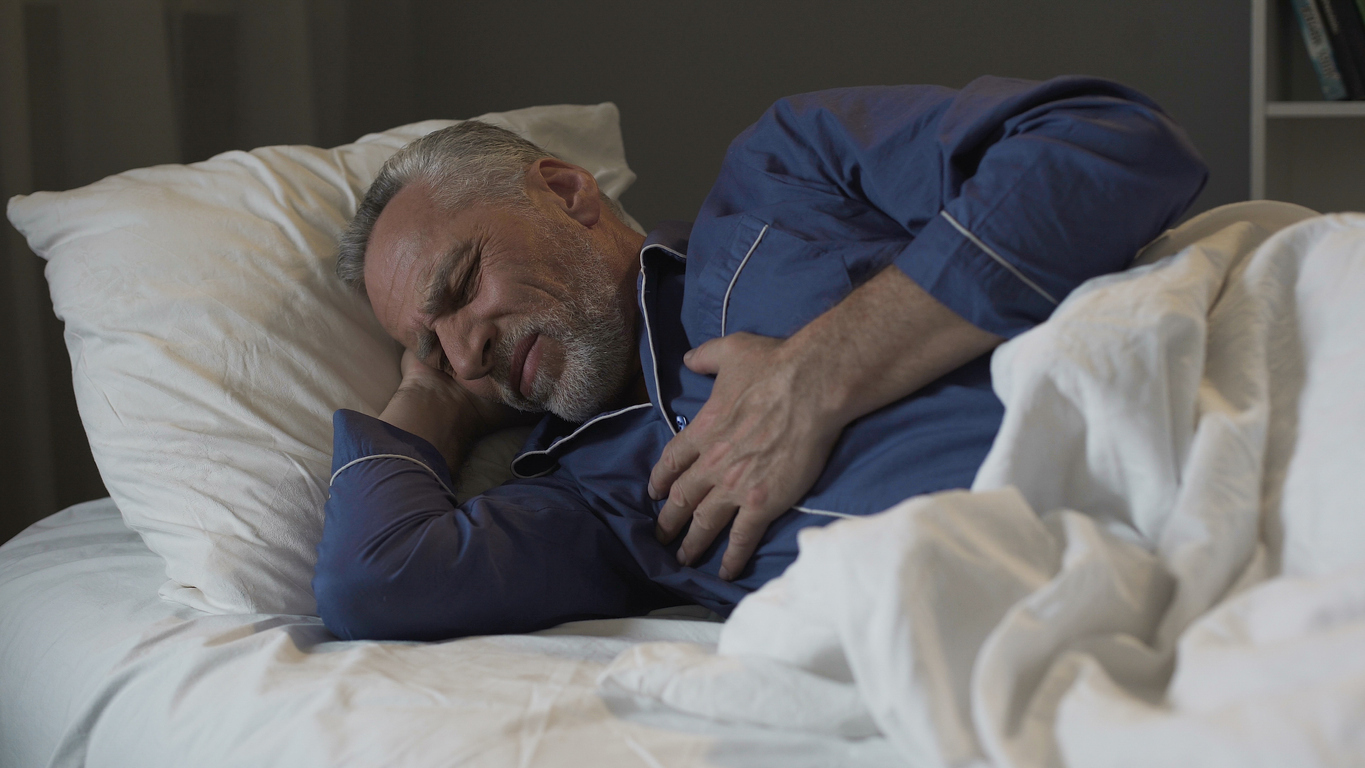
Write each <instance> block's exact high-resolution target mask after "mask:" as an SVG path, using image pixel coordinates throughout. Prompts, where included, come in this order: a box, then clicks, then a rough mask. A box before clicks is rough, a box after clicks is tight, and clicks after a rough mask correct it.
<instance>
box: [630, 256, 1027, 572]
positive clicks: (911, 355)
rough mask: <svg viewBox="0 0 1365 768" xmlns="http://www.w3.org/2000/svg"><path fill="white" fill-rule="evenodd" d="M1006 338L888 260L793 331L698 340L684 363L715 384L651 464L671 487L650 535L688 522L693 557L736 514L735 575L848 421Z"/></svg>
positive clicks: (656, 480)
mask: <svg viewBox="0 0 1365 768" xmlns="http://www.w3.org/2000/svg"><path fill="white" fill-rule="evenodd" d="M1001 341H1002V339H1001V338H1000V337H999V336H996V335H995V334H992V333H988V332H986V331H983V330H981V329H979V328H977V327H976V326H974V325H972V324H971V323H968V322H967V321H966V320H964V319H962V318H961V317H959V316H958V315H957V314H955V313H954V312H953V311H952V310H950V309H948V308H947V307H945V306H944V305H943V304H941V303H939V302H938V300H937V299H935V298H934V297H933V296H931V295H929V294H928V293H927V292H925V291H924V289H922V288H920V287H919V286H918V285H916V284H915V282H914V281H913V280H911V279H910V278H908V277H906V276H905V273H903V272H901V271H900V270H899V269H897V268H896V267H888V268H886V269H884V270H882V272H881V273H879V274H878V275H877V276H876V277H874V278H872V279H871V280H869V281H868V282H867V283H866V284H865V285H863V286H861V287H860V288H858V289H857V290H855V291H854V292H853V293H851V294H849V295H848V296H847V297H845V298H844V300H843V301H841V302H839V304H837V305H836V306H834V307H833V308H832V309H830V310H829V311H828V312H826V313H825V314H823V315H821V316H819V317H817V318H816V319H815V320H813V321H811V323H810V324H809V325H807V326H806V327H805V328H802V329H801V330H800V331H799V332H798V333H796V334H795V335H794V336H792V337H791V338H790V339H787V340H785V341H783V340H780V339H772V338H766V337H763V336H755V335H752V334H746V333H732V334H730V335H728V336H725V337H723V338H719V339H712V340H711V341H708V342H706V343H705V344H703V345H701V346H699V347H697V348H696V349H694V350H692V351H691V352H690V353H689V354H688V356H687V357H685V358H684V362H685V363H686V364H687V367H688V368H690V369H692V370H693V371H696V372H698V373H704V374H715V376H716V383H715V386H714V387H713V389H712V390H711V397H710V398H709V399H708V400H707V401H706V404H705V405H704V406H702V409H701V411H699V412H698V413H697V418H696V419H694V420H693V421H692V423H691V424H690V425H689V426H688V427H687V429H685V430H683V431H682V432H680V433H679V434H677V435H675V436H674V438H673V439H672V440H671V441H669V443H668V445H667V446H665V448H664V451H663V455H662V456H661V457H660V458H659V461H658V463H657V464H655V465H654V470H653V472H651V473H650V476H649V493H650V496H651V497H653V498H655V499H661V498H664V497H665V496H667V497H668V502H667V503H665V504H664V507H663V509H661V510H660V512H659V521H658V527H657V528H656V531H655V532H656V535H657V536H658V538H659V540H660V541H661V542H668V541H672V540H673V539H674V538H675V537H677V535H678V532H679V531H681V530H682V528H683V526H684V525H686V524H687V522H688V521H689V520H690V521H691V522H692V527H691V528H690V529H689V530H688V533H687V536H686V537H685V538H684V539H683V543H682V547H681V549H680V550H679V551H678V560H679V562H682V563H684V564H688V563H690V562H691V561H692V560H693V559H695V558H696V557H697V556H698V555H700V554H701V553H702V552H703V551H704V550H705V549H706V548H707V547H709V546H710V545H711V543H712V542H713V541H714V540H715V538H716V534H717V533H719V532H720V530H721V529H722V528H724V527H725V526H726V525H727V524H728V523H729V522H730V521H731V520H734V526H733V527H732V528H731V529H730V546H729V548H728V549H727V550H726V551H725V557H724V558H723V559H722V560H721V570H720V576H721V578H724V579H732V578H735V577H737V576H738V575H739V573H740V571H741V569H743V567H744V565H745V563H747V562H748V561H749V557H750V556H751V555H752V554H753V553H754V550H755V549H756V548H757V546H758V542H759V539H761V538H762V536H763V533H764V532H765V531H766V530H767V528H768V525H769V524H770V523H771V522H772V521H773V520H775V519H777V517H778V516H779V515H781V514H782V513H784V512H786V511H787V510H788V509H790V508H791V506H792V505H793V504H795V503H796V502H797V501H798V500H799V499H801V497H803V496H804V495H805V494H806V492H807V491H809V490H810V488H811V486H812V485H813V484H814V483H815V481H816V480H817V479H819V477H820V473H821V472H822V471H823V470H824V467H825V462H826V461H827V460H828V459H829V454H830V451H832V450H833V448H834V443H835V442H836V441H837V440H838V439H839V435H840V434H841V433H842V432H843V429H844V427H846V426H848V424H849V423H851V422H852V421H853V420H854V419H856V418H859V417H860V416H863V415H865V414H868V413H871V412H872V411H874V410H876V409H878V408H881V407H882V406H884V405H887V404H888V403H893V402H895V401H897V400H899V399H901V398H903V397H905V396H906V395H909V394H910V393H911V392H914V391H915V390H917V389H919V388H920V387H922V386H924V385H925V384H928V383H929V382H931V381H933V380H935V379H937V378H938V377H940V376H942V375H944V374H946V373H948V372H949V371H952V370H953V369H955V368H957V367H958V366H961V365H963V364H964V363H967V362H968V361H970V360H972V359H974V358H976V357H978V356H980V355H981V354H983V353H985V352H987V351H989V350H990V349H992V348H993V347H995V345H997V344H999V343H1000V342H1001Z"/></svg>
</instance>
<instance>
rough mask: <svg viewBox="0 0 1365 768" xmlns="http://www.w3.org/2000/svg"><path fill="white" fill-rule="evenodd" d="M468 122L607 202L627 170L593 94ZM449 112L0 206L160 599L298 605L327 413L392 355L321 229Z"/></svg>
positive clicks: (324, 473) (392, 347) (372, 403)
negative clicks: (352, 138)
mask: <svg viewBox="0 0 1365 768" xmlns="http://www.w3.org/2000/svg"><path fill="white" fill-rule="evenodd" d="M476 119H479V120H483V121H485V122H490V123H494V124H496V125H501V126H503V127H506V128H509V129H511V130H514V131H516V132H518V133H520V134H522V135H523V136H525V137H527V138H528V139H530V140H531V141H534V142H536V143H537V144H539V145H541V146H542V147H544V148H545V149H547V150H549V151H551V152H554V153H555V154H557V155H559V156H560V157H562V158H564V159H566V160H569V161H570V162H574V163H577V164H579V165H581V166H583V167H585V168H587V169H588V170H589V171H591V172H592V173H593V174H594V175H595V176H596V177H597V180H598V183H599V185H600V186H601V188H602V189H603V190H604V191H605V192H606V193H607V194H609V195H611V196H613V197H617V196H619V195H620V194H621V193H622V192H624V191H625V189H626V188H627V187H628V186H630V184H631V182H633V181H634V180H635V175H634V174H633V173H632V172H631V171H630V169H629V168H628V167H627V166H626V162H625V152H624V149H623V147H622V144H621V133H620V128H619V114H618V112H617V110H616V106H615V105H614V104H610V103H607V104H599V105H597V106H568V105H561V106H547V107H532V108H530V109H521V110H516V111H513V112H504V113H500V114H490V115H483V116H482V117H479V118H476ZM451 124H453V123H452V121H445V120H432V121H427V122H423V123H415V124H413V125H407V126H403V127H400V128H395V129H393V130H390V131H386V132H384V133H379V134H371V135H369V136H365V137H364V138H362V139H360V140H359V141H358V142H356V143H355V144H348V145H346V146H342V147H337V148H336V149H331V150H323V149H316V148H313V147H299V146H282V147H265V148H262V149H256V150H253V151H251V152H228V153H225V154H222V155H219V156H217V157H214V158H212V159H210V160H207V161H205V162H202V163H195V164H194V165H189V166H182V165H163V166H156V167H153V168H143V169H139V170H133V171H128V172H126V173H120V174H118V175H116V176H111V177H109V178H107V179H104V180H102V181H99V182H96V183H94V184H91V185H90V186H88V187H83V188H81V189H75V190H71V191H69V192H59V193H53V192H39V193H36V194H33V195H29V196H27V197H24V196H19V197H15V198H13V199H12V200H10V202H9V210H8V213H9V218H10V221H12V222H13V223H14V225H15V227H17V228H18V229H19V231H21V232H23V233H24V235H25V236H26V237H27V238H28V242H29V245H30V246H31V247H32V248H33V250H34V251H35V252H36V253H37V254H38V255H39V256H42V257H43V258H45V259H47V261H48V264H47V270H46V275H47V279H48V283H49V285H50V287H51V289H52V302H53V305H54V307H55V309H56V312H57V316H58V317H60V318H61V319H62V320H64V321H66V342H67V348H68V350H69V352H70V353H71V364H72V369H73V376H74V378H75V389H76V403H77V406H78V407H79V409H80V414H81V420H82V421H83V422H84V424H85V430H86V433H87V435H88V436H89V438H90V447H91V450H92V452H93V453H94V457H95V463H96V464H97V465H98V466H99V469H100V475H101V477H102V478H103V479H104V484H105V487H106V488H107V489H108V490H109V493H110V495H111V496H113V498H114V501H115V502H116V503H117V504H118V508H119V510H120V511H121V512H122V513H123V517H124V519H125V520H126V521H127V523H128V525H129V526H130V527H132V528H133V529H134V530H136V531H137V532H138V533H140V534H141V535H142V538H143V540H144V541H146V543H147V546H148V547H150V548H151V549H152V551H154V552H156V553H158V554H159V555H161V556H162V557H163V558H165V560H166V576H167V577H168V578H169V579H170V581H169V582H168V583H167V584H166V585H164V586H163V587H162V589H161V595H162V596H163V597H165V598H168V599H170V600H174V601H177V602H180V603H184V604H186V605H190V606H193V607H195V608H199V609H201V610H205V611H210V612H214V613H257V612H260V613H288V614H312V613H315V612H316V607H315V603H314V600H313V592H312V588H311V586H310V581H311V580H312V577H313V566H314V563H315V558H316V555H315V552H314V547H315V546H316V545H317V542H318V540H319V538H320V536H321V533H322V505H323V503H324V502H325V501H326V499H327V480H328V476H329V470H330V461H331V453H332V422H331V418H332V412H333V411H334V410H335V409H337V408H352V409H355V410H357V411H361V412H364V413H369V414H377V413H378V412H379V411H380V410H382V409H383V407H384V405H385V404H386V403H387V402H388V399H389V396H390V395H391V394H392V393H393V391H394V389H395V388H396V387H397V385H398V380H399V376H398V358H399V352H400V350H399V348H398V346H397V345H396V343H395V342H393V341H392V340H390V339H389V337H388V336H387V335H386V334H385V333H384V331H383V329H382V328H381V327H380V326H379V324H378V323H377V322H376V321H375V319H374V315H373V313H372V312H371V311H370V308H369V305H368V304H367V303H366V302H365V301H364V299H362V298H360V297H357V296H355V295H354V294H352V293H351V292H350V291H349V290H348V289H346V288H345V287H344V286H343V285H342V284H341V283H340V281H339V280H338V279H337V278H336V277H335V276H334V275H333V271H332V270H333V267H334V264H335V253H336V245H337V238H338V236H339V234H340V233H341V231H342V229H343V228H344V227H345V226H346V224H347V222H348V221H349V220H350V218H351V216H352V215H353V214H354V213H355V209H356V206H357V205H358V203H359V201H360V199H361V198H362V197H363V195H364V192H365V189H366V188H367V187H368V186H369V184H370V181H371V180H372V179H373V178H374V176H375V174H376V173H378V171H379V167H380V166H381V165H382V164H383V162H384V160H385V159H387V158H388V157H389V155H391V154H393V152H394V151H396V150H397V149H398V148H399V147H401V146H403V145H404V144H406V143H408V142H409V141H411V140H413V139H415V138H417V137H419V136H422V135H424V134H426V133H428V132H430V131H433V130H436V129H438V128H442V127H444V126H447V125H451ZM632 223H633V222H632ZM508 450H509V447H508V446H507V445H506V441H504V444H503V445H502V446H501V447H500V448H498V449H495V452H498V451H500V452H501V453H502V454H504V455H505V454H506V453H508ZM474 466H476V467H481V468H483V469H484V470H488V469H489V468H490V464H489V462H488V461H486V460H483V461H477V462H475V463H474ZM504 466H505V462H500V463H499V464H497V465H496V466H495V467H493V468H494V469H501V468H502V467H504ZM466 479H468V478H466ZM488 482H489V481H487V480H485V482H483V483H481V484H483V485H486V484H488Z"/></svg>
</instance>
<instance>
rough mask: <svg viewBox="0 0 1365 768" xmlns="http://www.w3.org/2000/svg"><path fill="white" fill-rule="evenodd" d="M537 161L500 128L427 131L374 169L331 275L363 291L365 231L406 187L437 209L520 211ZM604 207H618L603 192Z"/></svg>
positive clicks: (534, 150) (529, 147)
mask: <svg viewBox="0 0 1365 768" xmlns="http://www.w3.org/2000/svg"><path fill="white" fill-rule="evenodd" d="M542 157H555V155H554V154H552V153H550V152H547V151H545V150H544V149H541V148H540V147H538V146H536V145H535V144H533V143H532V142H530V141H527V140H526V139H524V138H522V137H521V136H518V135H517V134H515V133H513V132H512V131H509V130H507V129H505V128H499V127H498V126H496V125H490V124H488V123H481V122H479V121H477V120H466V121H464V122H462V123H457V124H455V125H452V126H449V127H447V128H442V129H440V130H438V131H433V132H431V133H429V134H427V135H426V136H423V137H422V138H420V139H417V140H416V141H413V142H412V143H410V144H408V145H407V146H405V147H403V148H402V149H400V150H398V151H397V152H395V153H394V154H393V156H392V157H390V158H389V159H388V161H387V162H385V163H384V166H383V167H382V168H380V169H379V175H378V176H376V177H375V179H374V182H373V183H372V184H370V189H369V191H367V192H366V193H365V199H364V200H363V201H361V203H360V207H359V208H358V209H357V210H356V214H355V218H353V219H351V223H350V225H349V226H347V227H346V231H345V232H344V233H343V234H342V235H341V243H340V245H339V247H338V250H337V266H336V273H337V276H338V277H340V278H341V280H342V282H344V283H345V284H346V285H348V286H350V287H351V288H353V289H355V290H357V291H359V292H360V293H361V294H362V295H363V294H364V293H365V249H366V248H368V247H369V244H370V232H371V231H372V230H373V229H374V223H375V222H376V221H377V220H378V219H379V214H380V213H382V212H383V211H384V206H386V205H388V204H389V201H390V200H392V199H393V197H394V195H397V194H398V192H399V191H400V190H402V189H403V188H404V187H406V186H408V185H409V184H421V185H424V186H426V187H428V188H430V189H431V190H432V194H433V196H434V198H435V201H436V203H437V204H438V205H441V206H442V207H444V208H446V209H447V210H459V209H461V208H465V207H468V206H470V205H474V204H484V205H489V204H491V205H506V206H510V207H513V208H518V207H521V208H525V207H528V206H529V205H530V198H529V197H528V196H527V194H526V178H525V177H526V169H527V168H528V167H530V165H531V164H532V163H534V162H535V161H537V160H539V159H541V158H542ZM601 197H602V201H603V202H604V203H605V204H606V205H607V207H608V208H610V209H611V210H612V212H613V213H616V214H617V215H618V217H619V216H620V215H621V209H620V207H619V206H618V205H617V204H616V201H614V200H612V199H611V198H610V197H608V196H607V195H606V194H603V195H601Z"/></svg>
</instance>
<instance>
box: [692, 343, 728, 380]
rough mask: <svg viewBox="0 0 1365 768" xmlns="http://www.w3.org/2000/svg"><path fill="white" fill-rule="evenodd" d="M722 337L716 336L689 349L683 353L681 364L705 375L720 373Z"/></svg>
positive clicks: (722, 348) (722, 355) (722, 354)
mask: <svg viewBox="0 0 1365 768" xmlns="http://www.w3.org/2000/svg"><path fill="white" fill-rule="evenodd" d="M723 341H724V339H721V338H716V339H711V340H710V341H708V342H706V343H705V344H702V345H701V346H699V347H697V348H695V349H690V350H688V351H687V353H686V354H684V355H683V365H686V366H687V369H688V370H690V371H692V372H693V373H700V374H704V375H706V376H714V375H716V374H717V373H720V363H721V358H723V357H724V356H725V355H724V353H723V350H724V347H723V345H722V342H723Z"/></svg>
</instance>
